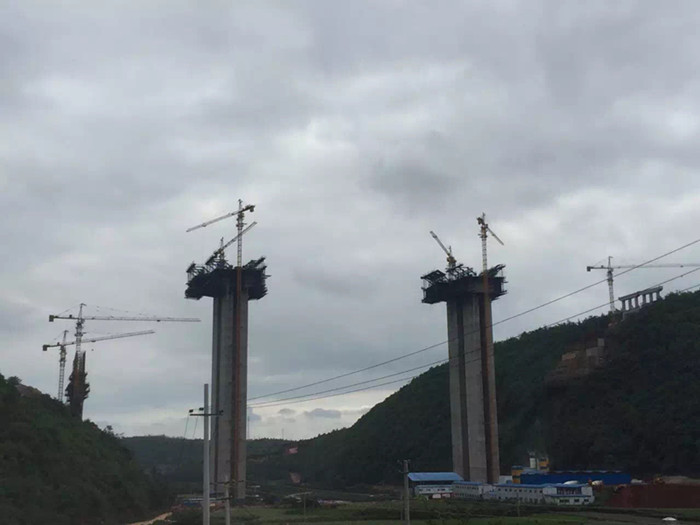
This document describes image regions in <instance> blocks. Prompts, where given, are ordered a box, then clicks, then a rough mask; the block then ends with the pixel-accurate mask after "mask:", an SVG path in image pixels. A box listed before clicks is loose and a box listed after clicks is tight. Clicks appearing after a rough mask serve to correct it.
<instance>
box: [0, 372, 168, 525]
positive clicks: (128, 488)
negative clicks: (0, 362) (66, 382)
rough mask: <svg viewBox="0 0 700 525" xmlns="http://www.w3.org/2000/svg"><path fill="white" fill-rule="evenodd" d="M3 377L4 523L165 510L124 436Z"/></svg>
mask: <svg viewBox="0 0 700 525" xmlns="http://www.w3.org/2000/svg"><path fill="white" fill-rule="evenodd" d="M17 383H18V380H17V379H16V378H11V379H9V380H7V379H5V378H4V377H3V376H2V375H0V523H2V524H3V525H15V524H27V525H37V524H44V523H46V524H49V523H50V524H52V525H75V524H85V525H89V524H93V523H94V524H98V523H100V524H111V523H125V522H128V521H134V520H135V519H137V518H140V517H142V516H144V515H145V514H147V513H149V512H150V511H151V510H152V509H154V508H158V507H160V506H163V505H165V504H166V503H167V502H166V501H165V499H166V495H165V493H164V492H163V491H161V490H159V489H157V488H156V487H155V485H154V483H153V482H152V480H150V479H148V478H147V477H146V476H145V475H144V474H143V471H142V468H141V467H140V465H138V464H137V463H136V462H135V461H134V460H133V459H132V456H131V452H130V451H129V450H127V449H126V448H125V447H124V446H123V445H122V444H121V443H120V441H119V438H118V437H116V436H114V435H113V434H111V433H109V432H104V431H102V430H100V429H99V428H98V427H97V426H96V425H94V424H93V423H91V422H89V421H79V420H77V419H75V418H73V417H71V416H70V415H69V413H68V411H67V409H66V408H65V407H64V406H63V405H61V404H60V403H58V402H57V401H55V400H53V399H51V398H50V397H49V396H47V395H42V394H41V393H40V392H38V391H36V390H35V391H34V392H31V390H33V389H26V388H25V389H24V390H25V391H26V390H29V392H28V395H26V396H22V395H20V393H19V392H18V390H17V388H16V385H17Z"/></svg>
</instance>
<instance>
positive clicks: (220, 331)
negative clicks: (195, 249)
mask: <svg viewBox="0 0 700 525" xmlns="http://www.w3.org/2000/svg"><path fill="white" fill-rule="evenodd" d="M223 291H224V293H223V295H222V296H220V297H216V298H214V319H213V331H214V333H213V337H212V405H213V406H212V408H213V410H214V411H216V412H221V414H220V415H219V417H215V418H213V428H212V441H214V442H215V446H214V447H212V448H213V451H212V454H211V456H212V466H213V468H212V480H213V482H215V483H216V485H215V486H216V490H217V492H221V491H223V488H224V482H225V480H226V479H231V480H232V487H231V495H232V497H233V498H234V499H236V500H242V499H244V498H245V479H246V442H245V441H246V423H247V417H246V416H247V414H246V404H247V374H248V352H247V350H248V329H247V326H248V294H247V292H246V291H245V290H244V291H243V293H242V295H241V327H242V329H241V334H240V341H241V348H240V352H239V349H237V348H236V326H235V324H236V283H235V276H234V278H233V279H230V280H227V281H226V282H225V285H224V290H223ZM238 367H240V373H239V377H240V379H241V380H240V384H236V381H235V377H236V368H238ZM217 370H218V374H217V373H216V371H217ZM236 401H237V403H236ZM235 404H236V407H235V408H236V409H235V410H234V405H235ZM234 433H235V434H236V435H237V437H238V443H239V446H238V450H236V451H234V450H233V436H234Z"/></svg>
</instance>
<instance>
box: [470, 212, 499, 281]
mask: <svg viewBox="0 0 700 525" xmlns="http://www.w3.org/2000/svg"><path fill="white" fill-rule="evenodd" d="M476 222H477V223H478V224H479V227H480V230H481V231H480V232H479V237H481V259H482V263H483V267H484V275H486V271H487V270H488V269H489V267H488V262H487V259H486V239H487V238H488V234H489V233H490V234H491V237H493V238H494V239H496V240H497V241H498V242H499V244H500V245H501V246H503V245H504V244H503V241H502V240H501V239H499V238H498V235H496V234H495V233H494V232H493V230H492V229H491V228H489V225H488V224H487V222H486V214H485V213H482V214H481V217H477V218H476Z"/></svg>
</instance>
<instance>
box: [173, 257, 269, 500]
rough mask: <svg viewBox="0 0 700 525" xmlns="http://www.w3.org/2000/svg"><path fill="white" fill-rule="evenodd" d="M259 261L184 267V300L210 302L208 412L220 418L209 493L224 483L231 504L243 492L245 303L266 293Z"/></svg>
mask: <svg viewBox="0 0 700 525" xmlns="http://www.w3.org/2000/svg"><path fill="white" fill-rule="evenodd" d="M264 261H265V258H264V257H263V258H260V259H258V260H254V261H251V262H249V263H248V264H246V265H243V266H242V267H240V266H236V267H235V268H234V267H232V266H231V265H230V264H228V262H226V260H225V259H224V258H223V255H221V256H220V257H217V258H216V259H214V260H212V259H210V260H209V261H208V264H207V265H204V266H196V265H195V264H194V263H193V264H192V265H190V267H189V268H188V269H187V277H188V279H187V289H186V291H185V297H187V298H188V299H200V298H202V297H205V296H206V297H212V298H213V299H214V313H213V316H212V379H211V382H212V393H211V394H212V395H211V398H212V404H211V405H212V406H211V408H212V413H214V414H219V415H218V416H215V417H213V418H212V430H211V441H212V447H211V449H210V463H211V468H210V472H211V480H212V490H213V491H214V492H223V491H224V486H225V484H226V483H229V484H230V485H229V486H230V487H231V495H232V497H233V499H234V500H243V499H245V489H246V423H247V421H246V420H247V417H246V416H247V414H246V404H247V394H248V388H247V385H248V301H250V300H251V299H261V298H262V297H264V296H265V295H266V294H267V286H266V284H265V280H266V277H267V276H266V275H265V269H266V266H265V264H264ZM239 291H240V295H239V293H238V292H239ZM237 310H238V311H237Z"/></svg>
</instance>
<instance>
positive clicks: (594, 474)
mask: <svg viewBox="0 0 700 525" xmlns="http://www.w3.org/2000/svg"><path fill="white" fill-rule="evenodd" d="M567 481H576V482H578V483H586V484H587V483H592V482H594V481H598V482H600V483H602V484H603V485H629V484H630V483H631V482H632V476H631V475H629V474H626V473H624V472H620V471H619V470H614V471H613V470H577V471H553V472H541V471H527V470H526V471H523V472H522V474H520V482H521V483H526V484H528V483H529V484H542V483H566V482H567Z"/></svg>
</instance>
